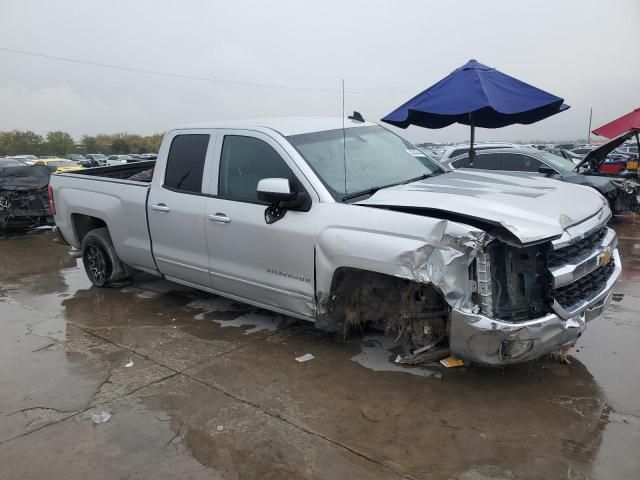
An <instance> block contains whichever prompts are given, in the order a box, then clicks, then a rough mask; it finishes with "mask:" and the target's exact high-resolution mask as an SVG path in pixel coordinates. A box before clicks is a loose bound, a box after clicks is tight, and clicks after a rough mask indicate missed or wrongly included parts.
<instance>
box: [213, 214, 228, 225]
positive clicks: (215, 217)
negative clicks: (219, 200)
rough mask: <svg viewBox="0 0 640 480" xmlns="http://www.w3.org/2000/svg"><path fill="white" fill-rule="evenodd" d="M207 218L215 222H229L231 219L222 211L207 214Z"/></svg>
mask: <svg viewBox="0 0 640 480" xmlns="http://www.w3.org/2000/svg"><path fill="white" fill-rule="evenodd" d="M207 218H208V219H209V220H213V221H214V222H216V223H230V222H231V219H230V218H229V217H227V216H226V215H225V214H224V213H210V214H208V215H207Z"/></svg>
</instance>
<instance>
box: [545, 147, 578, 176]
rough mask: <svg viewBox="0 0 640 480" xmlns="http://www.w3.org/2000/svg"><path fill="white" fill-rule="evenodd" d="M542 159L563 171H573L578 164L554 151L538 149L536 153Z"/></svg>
mask: <svg viewBox="0 0 640 480" xmlns="http://www.w3.org/2000/svg"><path fill="white" fill-rule="evenodd" d="M536 155H537V156H538V158H540V160H542V161H544V162H545V163H547V164H549V165H551V166H552V167H555V168H556V169H558V170H560V171H561V172H572V171H573V170H574V169H575V168H576V164H575V163H573V162H572V161H571V160H568V159H566V158H564V157H560V156H558V155H554V154H553V153H549V152H543V151H538V152H537V153H536Z"/></svg>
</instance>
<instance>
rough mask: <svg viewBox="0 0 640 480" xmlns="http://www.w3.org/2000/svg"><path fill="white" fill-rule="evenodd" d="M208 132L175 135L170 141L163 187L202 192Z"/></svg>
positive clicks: (188, 191) (187, 191)
mask: <svg viewBox="0 0 640 480" xmlns="http://www.w3.org/2000/svg"><path fill="white" fill-rule="evenodd" d="M209 138H210V135H209V134H200V133H197V134H183V135H176V136H175V137H174V138H173V140H172V141H171V147H170V148H169V155H168V156H167V165H166V169H165V175H164V184H163V186H164V187H165V188H168V189H169V190H175V191H179V192H186V193H202V176H203V173H204V165H205V159H206V156H207V147H208V145H209Z"/></svg>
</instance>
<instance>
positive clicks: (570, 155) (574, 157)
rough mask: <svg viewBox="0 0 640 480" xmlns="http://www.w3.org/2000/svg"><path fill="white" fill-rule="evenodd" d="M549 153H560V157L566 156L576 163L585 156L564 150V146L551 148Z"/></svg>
mask: <svg viewBox="0 0 640 480" xmlns="http://www.w3.org/2000/svg"><path fill="white" fill-rule="evenodd" d="M538 150H540V149H538ZM547 152H549V153H553V154H554V155H558V156H559V157H562V158H565V159H567V160H569V161H571V162H573V163H575V164H576V165H577V164H578V163H580V160H582V158H583V157H581V156H579V155H576V154H575V153H571V152H570V151H569V150H563V149H562V148H550V149H548V150H547Z"/></svg>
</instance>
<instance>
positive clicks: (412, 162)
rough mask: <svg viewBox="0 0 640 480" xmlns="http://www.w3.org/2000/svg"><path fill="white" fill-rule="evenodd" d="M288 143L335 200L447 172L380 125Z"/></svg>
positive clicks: (295, 138) (297, 137) (294, 138)
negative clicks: (422, 176) (435, 173)
mask: <svg viewBox="0 0 640 480" xmlns="http://www.w3.org/2000/svg"><path fill="white" fill-rule="evenodd" d="M343 135H344V137H343ZM287 140H289V142H290V143H291V144H292V145H293V146H294V147H295V148H296V150H298V152H299V153H300V155H302V157H303V158H304V159H305V161H306V162H307V163H308V164H309V166H310V167H311V168H312V169H313V170H314V172H315V173H316V174H317V175H318V177H320V179H321V180H322V182H323V183H324V185H325V186H326V187H327V189H328V190H329V192H330V193H331V195H332V196H333V197H334V198H335V199H336V200H342V198H343V197H344V196H345V195H349V194H351V193H354V192H360V191H363V190H367V189H370V188H376V187H385V186H388V185H391V184H395V183H400V182H404V181H407V180H410V179H413V178H416V177H420V176H421V175H430V174H432V173H434V172H443V171H444V170H443V169H442V168H441V167H439V166H438V164H437V163H436V162H435V160H433V159H431V158H430V157H428V156H427V155H426V154H425V153H423V152H422V151H420V150H418V149H417V148H416V147H415V146H413V145H412V144H410V143H409V142H407V141H406V140H403V139H402V138H400V137H399V136H397V135H395V134H394V133H391V132H390V131H389V130H387V129H385V128H383V127H380V126H377V125H376V126H371V127H352V128H347V129H345V130H344V131H343V130H342V129H339V130H328V131H324V132H313V133H305V134H301V135H292V136H290V137H287ZM345 157H346V181H345V162H344V159H345ZM345 184H346V188H345Z"/></svg>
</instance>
